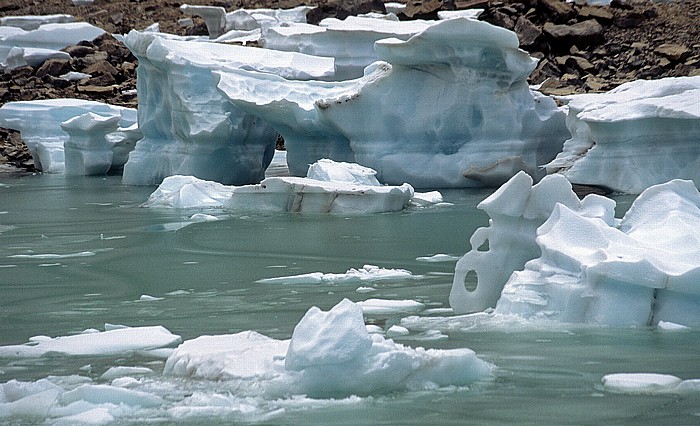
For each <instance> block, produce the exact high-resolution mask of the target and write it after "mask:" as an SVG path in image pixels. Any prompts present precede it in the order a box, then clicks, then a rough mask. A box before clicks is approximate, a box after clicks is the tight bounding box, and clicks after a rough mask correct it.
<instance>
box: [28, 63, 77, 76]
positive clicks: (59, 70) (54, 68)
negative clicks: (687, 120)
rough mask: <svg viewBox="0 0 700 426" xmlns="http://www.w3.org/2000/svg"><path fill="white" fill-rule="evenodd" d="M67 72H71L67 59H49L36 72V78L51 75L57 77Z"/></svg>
mask: <svg viewBox="0 0 700 426" xmlns="http://www.w3.org/2000/svg"><path fill="white" fill-rule="evenodd" d="M68 71H71V66H70V60H69V59H49V60H47V61H45V62H44V63H43V64H42V65H41V66H40V67H39V68H38V69H37V70H36V76H37V77H43V76H45V75H51V76H54V77H58V76H59V75H61V74H65V73H67V72H68Z"/></svg>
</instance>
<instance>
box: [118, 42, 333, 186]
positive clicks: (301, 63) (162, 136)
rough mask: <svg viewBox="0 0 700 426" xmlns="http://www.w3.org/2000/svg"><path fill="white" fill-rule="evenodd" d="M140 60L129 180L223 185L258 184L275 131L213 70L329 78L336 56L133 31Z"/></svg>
mask: <svg viewBox="0 0 700 426" xmlns="http://www.w3.org/2000/svg"><path fill="white" fill-rule="evenodd" d="M124 42H125V44H126V45H127V46H128V47H129V49H131V51H132V52H133V53H134V55H135V56H136V57H137V58H138V60H139V66H138V71H137V73H138V80H137V85H138V93H139V106H138V114H139V128H140V129H141V132H142V133H143V136H144V137H143V139H142V140H141V141H139V142H138V143H137V145H136V149H135V150H134V151H133V152H132V153H131V154H130V156H129V161H128V162H127V163H126V165H125V166H124V177H123V181H124V183H126V184H132V185H152V184H158V183H160V182H161V181H162V180H163V179H164V178H165V177H167V176H171V175H176V174H183V175H192V176H196V177H198V178H200V179H206V180H214V181H217V182H221V183H224V184H237V185H240V184H248V183H257V182H260V180H262V178H263V177H264V172H265V169H266V168H267V166H268V164H269V163H270V160H271V159H272V154H273V151H274V146H275V140H276V132H275V131H274V129H272V127H271V126H270V125H268V124H267V123H266V122H265V121H263V120H261V119H260V118H258V117H256V116H253V115H250V114H247V113H244V112H243V111H241V110H240V109H238V108H237V107H235V106H234V105H232V104H231V103H230V102H228V101H227V100H226V98H225V97H224V96H223V95H222V94H221V93H220V92H219V91H218V90H216V86H215V83H214V81H213V79H212V74H211V72H212V71H213V70H226V69H239V68H243V69H251V70H257V71H260V72H263V73H274V74H277V75H280V76H282V77H284V78H289V79H310V78H323V77H326V76H329V75H332V74H333V72H334V67H333V59H332V58H318V57H312V56H308V55H303V54H299V53H289V52H276V51H272V50H266V49H257V48H251V47H241V46H230V45H224V44H215V43H197V44H196V45H193V44H192V43H189V42H186V41H181V40H172V39H166V38H162V37H159V36H158V35H156V34H149V33H139V32H136V31H132V32H130V33H129V34H128V35H127V36H126V37H125V39H124Z"/></svg>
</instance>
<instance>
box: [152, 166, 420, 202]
mask: <svg viewBox="0 0 700 426" xmlns="http://www.w3.org/2000/svg"><path fill="white" fill-rule="evenodd" d="M320 163H321V162H319V163H316V164H314V165H312V167H311V175H314V176H316V177H317V179H313V178H310V177H307V178H297V177H276V176H273V177H268V178H266V179H264V180H263V181H262V182H260V183H259V184H253V185H242V186H227V185H223V184H220V183H218V182H211V181H205V180H201V179H198V178H196V177H194V176H179V175H176V176H169V177H167V178H165V179H164V180H163V182H162V183H161V184H160V186H159V187H158V188H157V189H156V190H155V191H154V192H153V193H152V194H151V195H150V196H149V198H148V200H147V201H146V202H145V203H144V204H143V206H144V207H166V208H223V209H226V210H232V211H258V212H296V213H340V214H368V213H380V212H392V211H400V210H403V209H404V208H406V207H407V206H408V205H409V204H410V202H411V198H412V197H413V194H414V191H413V188H412V187H411V186H410V185H408V184H404V185H401V186H384V185H380V184H378V183H373V182H372V181H371V179H370V178H369V177H370V176H371V177H373V172H374V171H373V170H372V171H368V169H366V168H364V167H361V166H358V165H355V164H347V163H334V162H324V163H322V164H320ZM336 169H337V170H336ZM314 170H315V172H314ZM356 175H358V176H356ZM321 179H340V180H337V181H336V180H321ZM343 179H345V180H343Z"/></svg>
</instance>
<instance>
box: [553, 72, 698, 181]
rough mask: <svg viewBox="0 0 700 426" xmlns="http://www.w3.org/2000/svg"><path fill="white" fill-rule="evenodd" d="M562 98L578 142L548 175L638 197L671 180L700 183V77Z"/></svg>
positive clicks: (569, 142)
mask: <svg viewBox="0 0 700 426" xmlns="http://www.w3.org/2000/svg"><path fill="white" fill-rule="evenodd" d="M562 99H563V100H564V101H565V102H568V107H569V112H568V116H567V126H568V128H569V130H570V132H571V135H572V136H571V138H570V139H569V140H567V141H566V142H565V143H564V147H563V151H562V152H561V153H560V154H559V155H558V156H557V158H556V159H555V160H554V161H552V162H550V163H549V164H547V170H548V172H550V173H553V172H557V173H561V174H563V175H564V176H566V178H567V179H569V181H571V182H573V183H578V184H587V185H599V186H604V187H607V188H610V189H612V190H614V191H619V192H626V193H633V194H638V193H640V192H642V191H643V190H644V189H646V188H648V187H650V186H652V185H655V184H659V183H663V182H667V181H669V180H671V179H691V180H693V181H694V182H695V183H696V185H697V184H700V145H698V144H697V140H698V139H699V138H700V77H678V78H664V79H661V80H652V81H646V80H638V81H633V82H630V83H625V84H623V85H621V86H619V87H618V88H616V89H614V90H611V91H610V92H608V93H599V94H585V95H572V96H566V97H563V98H562Z"/></svg>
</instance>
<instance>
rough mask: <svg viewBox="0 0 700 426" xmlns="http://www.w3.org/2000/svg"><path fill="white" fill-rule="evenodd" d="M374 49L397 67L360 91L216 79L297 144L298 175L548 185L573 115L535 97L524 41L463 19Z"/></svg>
mask: <svg viewBox="0 0 700 426" xmlns="http://www.w3.org/2000/svg"><path fill="white" fill-rule="evenodd" d="M363 19H364V20H366V21H368V19H366V18H361V19H360V20H363ZM378 21H379V20H378ZM382 22H388V23H391V22H390V21H382ZM290 28H291V27H290ZM270 31H272V30H270ZM375 49H376V54H377V57H378V58H379V59H380V60H381V61H386V62H376V63H374V64H372V65H371V66H369V67H367V68H366V70H365V75H364V76H363V77H361V78H359V79H356V80H346V81H341V82H297V81H294V82H290V81H288V80H285V79H283V78H279V77H276V76H273V75H269V74H261V73H255V72H250V71H247V70H234V71H232V72H214V74H215V76H216V79H217V80H218V87H219V89H220V90H221V91H223V92H224V93H225V94H226V96H227V97H228V98H229V99H230V101H231V102H232V103H233V104H235V105H236V106H237V107H239V108H241V109H242V110H245V111H247V112H249V113H251V114H254V115H257V116H259V117H262V118H263V119H264V120H266V121H268V122H270V123H271V124H272V125H273V126H274V127H275V129H276V130H277V131H278V132H279V133H280V134H282V135H283V136H284V138H285V144H286V143H287V142H289V146H288V147H287V149H288V151H289V153H288V157H287V161H288V164H289V169H290V172H291V173H292V174H294V175H297V176H303V175H305V174H306V169H307V167H308V165H309V164H311V163H313V162H314V161H316V160H318V159H319V158H324V157H325V158H330V159H333V160H336V161H347V162H357V163H359V164H361V165H363V166H367V167H371V168H373V169H375V170H377V177H378V179H379V181H381V182H382V183H386V184H400V183H403V182H407V183H409V184H411V185H412V186H414V187H416V188H445V187H474V186H484V185H497V184H500V183H502V182H504V181H505V180H507V179H508V178H510V177H511V176H512V175H513V174H515V173H517V172H518V171H519V170H526V171H527V172H528V173H529V174H531V175H533V176H536V177H537V178H540V177H542V175H543V174H544V172H543V171H542V170H541V169H540V168H539V166H540V165H542V164H545V163H547V162H548V161H550V160H551V159H553V158H554V156H555V155H556V154H557V153H558V152H559V150H560V148H561V143H562V141H563V140H565V139H566V138H567V137H568V132H567V130H566V128H565V125H564V113H563V112H562V111H560V110H559V109H558V108H557V107H556V105H555V104H554V101H553V100H552V99H550V98H547V97H544V96H541V95H537V94H535V93H533V92H531V91H530V89H529V87H528V86H527V83H526V78H527V76H528V75H529V74H530V72H531V71H532V69H533V67H534V65H535V61H534V59H532V58H530V56H528V55H527V54H526V53H525V52H524V51H522V50H519V49H518V40H517V37H516V35H515V33H513V32H510V31H508V30H505V29H502V28H498V27H495V26H492V25H490V24H487V23H485V22H480V21H476V20H472V19H466V18H455V19H450V20H446V21H438V22H437V23H434V24H432V25H430V26H427V27H426V28H425V29H424V30H423V31H421V32H419V33H417V34H415V35H414V36H412V37H411V38H409V39H408V40H407V41H403V40H399V39H397V38H389V39H383V40H380V41H377V42H376V43H375ZM426 70H430V72H426ZM416 117H421V118H420V119H419V120H418V119H416ZM417 164H420V165H421V166H420V167H416V165H417Z"/></svg>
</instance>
